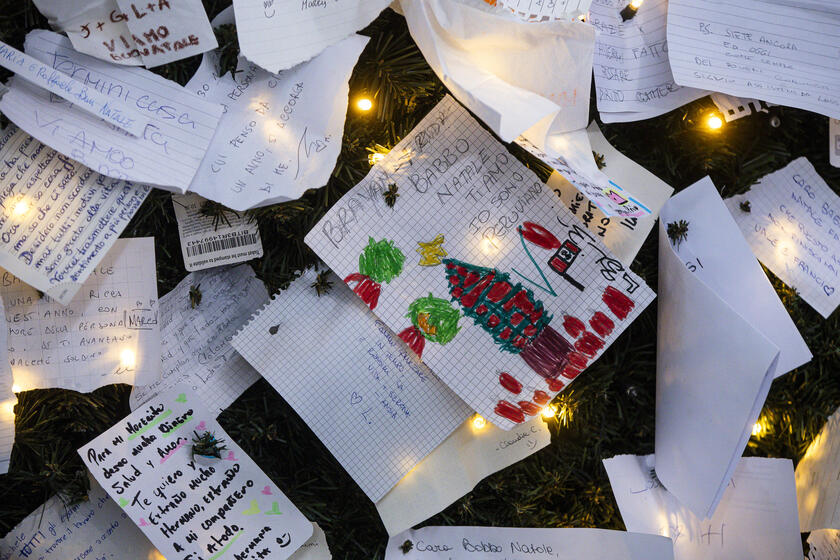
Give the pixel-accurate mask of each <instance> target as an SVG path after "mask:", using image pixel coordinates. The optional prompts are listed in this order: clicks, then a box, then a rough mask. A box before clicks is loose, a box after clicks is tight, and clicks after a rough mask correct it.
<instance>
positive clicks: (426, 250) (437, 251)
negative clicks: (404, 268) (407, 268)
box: [417, 233, 446, 266]
mask: <svg viewBox="0 0 840 560" xmlns="http://www.w3.org/2000/svg"><path fill="white" fill-rule="evenodd" d="M417 244H418V245H420V248H419V249H417V252H418V253H420V255H421V257H420V266H437V265H439V264H441V260H440V259H441V257H445V256H446V250H445V249H444V248H443V234H442V233H441V234H438V236H437V237H435V238H434V239H433V240H432V241H429V242H423V241H418V242H417Z"/></svg>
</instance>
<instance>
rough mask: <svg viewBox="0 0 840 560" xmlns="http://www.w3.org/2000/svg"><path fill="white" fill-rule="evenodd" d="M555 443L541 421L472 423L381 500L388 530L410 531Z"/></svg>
mask: <svg viewBox="0 0 840 560" xmlns="http://www.w3.org/2000/svg"><path fill="white" fill-rule="evenodd" d="M549 443H551V433H550V432H549V431H548V426H547V425H546V422H545V421H544V420H543V419H542V418H540V417H537V418H534V419H533V420H529V421H528V422H526V423H524V424H522V425H521V426H517V427H516V428H515V429H513V430H510V431H504V430H501V429H499V428H497V427H495V426H494V425H492V424H490V423H489V422H487V423H485V424H484V426H483V427H480V428H479V427H476V426H475V425H474V424H473V420H472V419H470V420H467V421H466V422H464V423H463V424H461V426H459V427H458V429H457V430H455V431H454V432H452V434H451V435H450V436H449V437H448V438H446V440H445V441H444V442H443V443H441V444H440V445H438V446H437V447H436V448H435V450H434V451H432V452H431V453H429V455H428V456H427V457H426V458H425V459H423V460H422V461H420V463H418V464H417V466H416V467H414V469H412V471H411V472H410V473H408V474H407V475H405V478H403V479H402V480H400V482H399V483H398V484H397V485H396V486H394V487H393V488H392V489H391V490H390V491H389V492H388V493H387V494H385V496H384V497H383V498H382V499H381V500H379V501H378V502H376V510H377V511H378V512H379V517H380V518H381V519H382V524H383V525H385V530H386V531H388V535H390V536H394V535H396V534H398V533H401V532H403V531H405V530H406V529H410V528H411V527H413V526H415V525H417V524H418V523H420V522H422V521H425V520H426V519H428V518H430V517H431V516H433V515H435V514H437V513H440V512H441V511H443V510H444V509H446V508H447V507H449V506H450V505H451V504H452V503H453V502H455V500H458V499H459V498H461V497H462V496H464V495H466V494H467V493H469V492H470V491H472V489H473V488H475V485H476V484H478V483H479V482H480V481H481V480H482V479H484V478H485V477H488V476H490V475H491V474H493V473H495V472H498V471H500V470H502V469H504V468H507V467H509V466H511V465H513V464H514V463H517V462H519V461H521V460H522V459H524V458H525V457H528V456H530V455H533V454H534V453H536V452H537V451H539V450H540V449H543V448H544V447H547V446H548V444H549Z"/></svg>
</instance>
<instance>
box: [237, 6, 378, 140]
mask: <svg viewBox="0 0 840 560" xmlns="http://www.w3.org/2000/svg"><path fill="white" fill-rule="evenodd" d="M390 3H391V0H341V1H340V2H337V1H336V0H301V1H300V2H297V1H295V2H285V1H284V0H234V2H233V7H234V9H235V11H236V28H237V30H238V32H239V33H238V34H239V47H240V49H241V50H242V54H243V55H244V56H245V57H247V58H248V60H250V61H251V62H254V63H255V64H257V65H259V66H261V67H262V68H265V69H266V70H268V71H269V72H280V71H281V70H286V69H288V68H291V67H292V66H296V65H297V64H300V63H301V62H305V61H307V60H310V59H311V58H312V57H314V56H316V55H318V53H320V52H322V51H323V50H324V49H326V48H327V47H330V46H333V45H336V44H337V43H339V42H340V41H342V40H343V39H346V38H347V37H349V36H350V35H352V34H353V33H355V32H356V31H359V30H360V29H362V28H364V27H366V26H367V25H368V24H369V23H370V22H372V21H373V20H374V19H376V17H377V16H378V15H379V13H380V12H381V11H382V10H384V9H385V8H386V7H388V4H390ZM344 97H346V94H345V95H344ZM338 140H339V143H340V140H341V139H340V138H339V139H338Z"/></svg>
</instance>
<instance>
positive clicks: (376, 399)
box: [233, 270, 470, 501]
mask: <svg viewBox="0 0 840 560" xmlns="http://www.w3.org/2000/svg"><path fill="white" fill-rule="evenodd" d="M316 279H317V273H316V272H315V271H314V270H309V271H307V272H305V273H304V274H303V276H302V277H300V278H299V279H297V280H295V281H294V282H293V283H292V284H291V286H289V288H288V289H287V290H284V291H283V292H281V293H280V294H279V295H277V296H275V298H274V301H272V302H271V304H270V305H268V306H267V307H266V308H265V309H263V310H261V311H260V312H259V313H258V314H257V315H256V316H255V317H254V319H253V320H252V321H251V322H250V323H248V325H247V326H246V327H245V328H244V329H242V332H241V333H239V334H238V335H237V336H236V337H235V338H234V340H233V346H234V348H236V349H237V350H238V351H239V353H240V354H242V356H243V357H244V358H245V359H246V360H248V362H250V363H251V365H253V366H254V367H255V368H256V369H257V371H259V372H260V374H261V375H262V376H263V377H265V378H266V380H267V381H268V382H269V383H271V385H272V386H273V387H274V388H275V389H277V391H278V392H279V393H280V394H281V395H282V396H283V398H284V399H285V400H286V401H287V402H288V403H289V404H291V405H292V407H294V409H295V411H296V412H297V413H298V414H299V415H300V416H301V417H302V418H303V420H304V421H305V422H306V424H307V425H308V426H309V427H310V428H311V429H312V431H313V432H315V434H316V435H317V436H318V438H319V439H320V440H321V441H322V442H324V445H326V446H327V448H329V450H330V451H331V452H332V454H333V455H334V456H335V457H336V458H337V459H338V461H339V462H340V463H341V465H342V466H343V467H344V468H345V469H346V470H347V472H348V473H350V476H352V477H353V479H354V480H355V481H356V482H357V483H358V484H359V486H360V487H361V488H362V490H364V492H365V494H367V495H368V497H370V499H371V500H373V501H377V500H379V499H380V498H381V497H382V496H383V495H385V493H386V492H387V491H388V490H390V489H391V488H392V487H393V486H394V485H395V484H396V483H397V482H399V480H400V479H401V478H403V477H404V476H405V475H406V473H408V471H410V470H411V469H412V468H413V467H414V466H415V465H416V464H417V463H418V462H420V461H421V460H422V459H423V457H425V456H426V455H427V454H428V453H429V452H431V451H432V450H433V449H434V448H435V447H437V446H438V444H440V442H442V441H443V440H444V439H446V437H447V436H448V435H449V434H450V433H452V431H453V430H455V428H457V427H458V426H459V425H460V424H461V423H462V422H463V421H464V419H465V418H467V416H468V415H469V414H470V409H469V408H468V407H467V406H466V405H465V404H464V403H463V402H462V401H461V400H460V399H459V398H458V397H457V396H456V395H455V394H454V393H452V391H450V390H449V389H448V388H447V387H446V386H445V385H444V384H443V383H441V382H440V381H439V380H438V379H437V378H435V376H434V374H433V373H432V372H431V371H430V370H429V369H428V368H427V367H426V366H424V365H423V364H422V362H420V361H419V360H418V359H417V358H416V356H414V355H413V354H412V352H411V351H410V350H409V348H408V347H407V346H406V345H405V343H404V342H403V341H401V340H399V338H398V337H397V336H396V334H395V333H393V332H392V331H390V330H389V329H388V327H386V326H385V325H384V323H382V322H381V321H379V320H377V319H376V318H375V316H374V315H373V313H371V311H370V310H369V309H367V307H366V306H365V304H364V303H363V302H362V301H360V300H359V298H357V297H356V296H355V295H354V294H353V292H352V291H351V290H350V289H349V288H347V287H346V286H344V285H343V283H342V282H341V279H340V278H338V277H336V276H335V275H333V274H330V276H329V281H330V282H332V285H333V286H332V289H331V290H330V291H329V292H328V293H326V294H322V295H320V296H318V293H317V292H316V290H315V288H313V287H312V284H313V283H314V282H315V281H316ZM326 403H330V404H329V414H325V409H324V406H325V404H326Z"/></svg>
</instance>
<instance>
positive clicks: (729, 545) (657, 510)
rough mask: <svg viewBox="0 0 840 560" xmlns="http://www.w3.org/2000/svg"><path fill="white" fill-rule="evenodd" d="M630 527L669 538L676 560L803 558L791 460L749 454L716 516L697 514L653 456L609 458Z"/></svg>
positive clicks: (623, 514) (617, 497)
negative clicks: (670, 486)
mask: <svg viewBox="0 0 840 560" xmlns="http://www.w3.org/2000/svg"><path fill="white" fill-rule="evenodd" d="M604 467H605V468H606V470H607V474H608V475H609V477H610V485H611V486H612V491H613V495H614V496H615V500H616V502H618V509H619V510H620V511H621V517H622V519H623V520H624V525H625V526H626V527H627V530H628V531H636V532H639V533H652V534H656V535H662V536H664V537H669V538H670V539H671V540H672V541H673V543H674V560H708V559H710V558H714V559H715V560H743V559H744V558H762V559H767V560H771V559H774V560H775V559H778V560H791V559H794V558H801V557H802V545H801V542H800V540H799V526H798V524H797V520H796V488H795V487H794V483H793V464H792V463H791V461H790V460H789V459H766V458H763V457H744V458H742V459H741V460H740V462H739V463H738V467H737V468H736V469H735V474H734V475H733V477H732V480H731V482H729V484H728V486H727V488H726V491H725V492H724V495H723V499H722V500H721V502H720V505H719V506H718V508H717V510H715V513H714V515H713V516H711V517H709V518H706V519H704V518H702V517H700V516H695V515H694V514H692V513H691V512H690V511H688V510H687V509H686V508H685V507H684V506H683V504H681V503H680V502H679V501H678V500H677V499H676V498H675V497H674V495H673V494H671V493H670V492H668V490H667V489H666V487H665V486H663V485H662V482H660V480H659V479H658V478H657V477H656V474H655V473H654V468H653V467H654V456H653V455H647V456H634V455H619V456H617V457H612V458H611V459H604Z"/></svg>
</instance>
